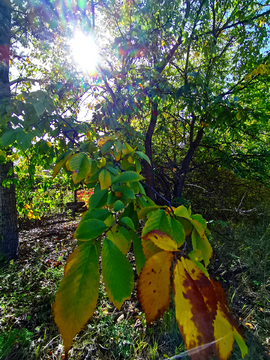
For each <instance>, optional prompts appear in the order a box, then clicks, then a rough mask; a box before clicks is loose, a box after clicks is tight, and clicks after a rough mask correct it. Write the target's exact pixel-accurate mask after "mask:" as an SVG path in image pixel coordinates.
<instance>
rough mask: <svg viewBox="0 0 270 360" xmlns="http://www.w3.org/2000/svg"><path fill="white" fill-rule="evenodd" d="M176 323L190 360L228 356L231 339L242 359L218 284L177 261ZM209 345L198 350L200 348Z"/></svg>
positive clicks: (239, 340)
mask: <svg viewBox="0 0 270 360" xmlns="http://www.w3.org/2000/svg"><path fill="white" fill-rule="evenodd" d="M174 301H175V311H176V320H177V322H178V326H179V329H180V331H181V333H182V335H183V338H184V341H185V345H186V349H187V350H188V351H189V350H191V349H194V350H196V348H198V349H200V351H192V353H189V356H190V357H191V358H192V360H200V359H210V358H211V356H212V353H213V352H215V353H216V354H218V356H219V358H220V359H221V360H227V359H228V358H229V356H230V354H231V351H232V348H233V343H234V340H236V341H237V343H238V345H239V347H240V350H241V353H242V356H243V357H244V356H245V355H246V354H247V351H248V350H247V347H246V345H245V343H244V340H243V338H242V336H241V335H240V333H239V330H238V329H237V325H236V324H235V323H234V320H233V318H232V316H231V315H230V313H229V309H228V306H227V304H226V301H225V296H224V291H223V289H222V287H221V285H220V284H219V283H217V282H215V281H213V280H212V279H211V278H210V276H209V275H208V273H207V272H205V271H202V269H200V268H199V267H198V266H197V265H196V264H195V263H194V262H193V261H191V260H189V259H184V258H183V257H182V258H181V261H180V260H178V261H177V265H176V266H175V269H174ZM206 344H211V346H207V347H202V345H206Z"/></svg>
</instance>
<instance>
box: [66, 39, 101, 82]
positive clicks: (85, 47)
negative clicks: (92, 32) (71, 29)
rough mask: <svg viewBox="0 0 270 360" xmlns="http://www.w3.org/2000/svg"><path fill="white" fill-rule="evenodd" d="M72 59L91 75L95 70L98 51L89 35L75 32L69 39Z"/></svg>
mask: <svg viewBox="0 0 270 360" xmlns="http://www.w3.org/2000/svg"><path fill="white" fill-rule="evenodd" d="M70 46H71V49H72V55H73V58H74V61H75V62H76V63H77V64H78V66H79V67H80V68H81V70H82V71H84V72H88V73H89V74H91V75H93V74H96V72H97V65H98V61H99V52H98V47H97V45H96V43H95V42H94V40H93V38H92V37H91V36H89V35H85V34H83V33H81V32H76V33H75V35H74V37H73V39H72V40H71V41H70Z"/></svg>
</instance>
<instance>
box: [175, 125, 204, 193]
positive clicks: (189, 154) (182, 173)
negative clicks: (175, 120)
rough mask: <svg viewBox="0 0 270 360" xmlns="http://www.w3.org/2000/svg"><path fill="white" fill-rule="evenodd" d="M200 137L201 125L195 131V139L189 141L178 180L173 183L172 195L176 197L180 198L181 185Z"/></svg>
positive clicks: (201, 133) (201, 134)
mask: <svg viewBox="0 0 270 360" xmlns="http://www.w3.org/2000/svg"><path fill="white" fill-rule="evenodd" d="M202 137H203V127H202V128H201V129H200V130H199V131H198V132H197V136H196V138H195V140H194V141H192V142H191V143H190V146H189V148H188V152H187V154H186V156H185V157H184V160H183V162H182V166H181V169H180V171H179V177H178V178H179V180H178V182H177V183H176V184H175V187H174V196H175V197H177V198H180V197H181V195H182V191H183V186H184V183H185V180H186V176H187V173H188V169H189V165H190V162H191V160H192V157H193V155H194V153H195V151H196V149H197V147H198V146H199V145H200V142H201V140H202Z"/></svg>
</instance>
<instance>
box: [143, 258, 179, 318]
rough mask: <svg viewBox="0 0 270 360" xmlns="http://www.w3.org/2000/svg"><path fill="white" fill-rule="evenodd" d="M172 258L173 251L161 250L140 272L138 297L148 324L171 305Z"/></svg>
mask: <svg viewBox="0 0 270 360" xmlns="http://www.w3.org/2000/svg"><path fill="white" fill-rule="evenodd" d="M172 259H173V254H172V253H171V252H168V251H161V252H159V253H157V254H155V255H153V256H152V257H151V258H150V259H148V260H147V261H146V263H145V265H144V267H143V268H142V271H141V273H140V276H139V281H138V299H139V301H140V303H141V305H142V308H143V310H144V312H145V316H146V321H147V323H148V324H149V323H150V322H152V321H154V320H156V319H157V318H159V317H161V316H162V315H163V314H164V312H165V311H166V309H167V307H168V305H169V302H170V277H171V274H170V268H171V264H172Z"/></svg>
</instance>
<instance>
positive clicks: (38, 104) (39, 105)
mask: <svg viewBox="0 0 270 360" xmlns="http://www.w3.org/2000/svg"><path fill="white" fill-rule="evenodd" d="M33 106H34V108H35V110H36V113H37V116H38V117H40V116H41V115H43V113H44V112H45V110H46V109H45V106H44V105H43V103H42V102H40V101H35V102H34V103H33Z"/></svg>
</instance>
